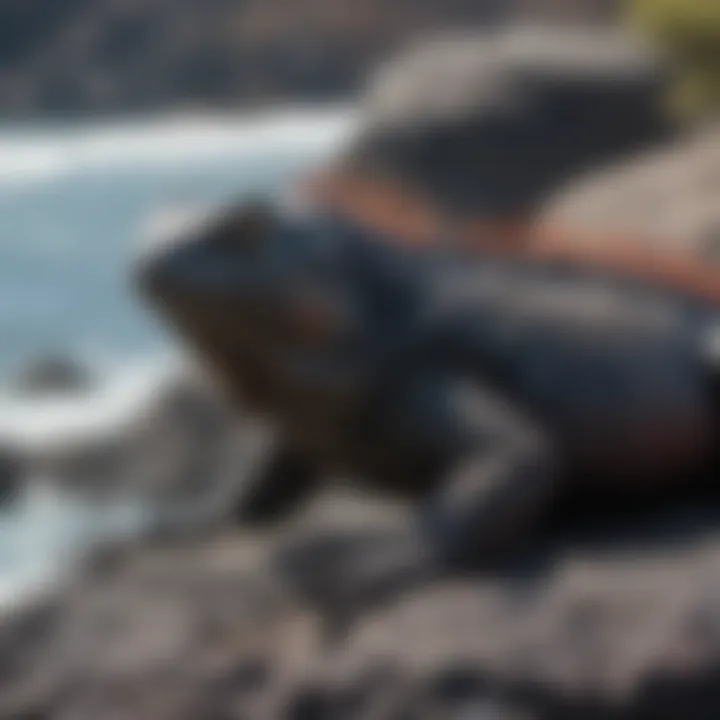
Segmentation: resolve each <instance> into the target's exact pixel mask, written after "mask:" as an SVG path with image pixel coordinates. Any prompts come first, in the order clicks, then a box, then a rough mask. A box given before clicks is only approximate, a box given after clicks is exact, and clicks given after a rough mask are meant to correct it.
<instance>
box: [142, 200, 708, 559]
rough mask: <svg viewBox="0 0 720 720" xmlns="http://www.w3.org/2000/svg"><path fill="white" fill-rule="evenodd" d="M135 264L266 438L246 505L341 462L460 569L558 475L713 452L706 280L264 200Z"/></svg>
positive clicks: (187, 230) (668, 468) (287, 502)
mask: <svg viewBox="0 0 720 720" xmlns="http://www.w3.org/2000/svg"><path fill="white" fill-rule="evenodd" d="M136 271H137V280H138V284H139V286H140V288H141V290H142V292H143V293H144V294H145V295H146V296H147V297H148V298H150V299H151V301H152V302H153V303H154V304H155V305H156V306H157V308H158V309H159V311H160V313H161V314H162V315H164V316H165V318H166V319H167V320H169V321H170V322H171V323H172V324H173V325H175V326H176V328H177V329H178V330H179V332H180V333H181V334H182V335H183V336H184V337H185V338H186V339H187V340H188V341H189V343H190V344H191V345H192V346H193V347H194V348H195V349H196V350H197V351H199V353H200V354H201V356H203V357H204V358H205V359H206V360H207V361H208V362H209V363H210V365H211V367H212V368H214V369H215V371H216V373H217V376H218V377H219V378H220V379H221V380H222V381H223V382H224V383H225V384H226V386H227V387H228V389H229V390H230V392H231V393H232V395H233V396H234V397H236V398H237V400H238V401H239V402H240V403H241V405H242V407H243V408H247V409H249V410H250V411H251V412H252V413H257V414H258V415H261V416H264V417H266V418H268V419H269V420H270V421H271V422H272V423H273V425H274V427H275V428H276V430H277V433H278V435H279V437H280V438H281V440H282V441H281V442H280V443H279V446H278V448H277V449H276V452H275V453H274V454H273V457H272V458H270V459H269V461H268V463H267V466H266V467H265V468H264V471H263V472H262V473H259V475H258V477H257V478H256V480H255V482H254V483H251V485H250V489H249V490H248V492H247V495H246V498H245V502H244V503H243V504H242V506H241V508H240V509H239V512H240V515H241V517H242V518H244V519H245V520H247V521H248V522H249V521H258V520H268V519H271V518H273V517H276V516H280V515H281V514H282V513H284V512H286V511H288V510H289V509H290V508H292V507H294V506H295V505H296V504H297V503H298V502H299V501H300V500H301V499H302V498H304V497H306V496H307V495H308V493H309V492H310V491H311V489H312V488H314V487H315V486H316V484H317V482H318V481H319V480H320V479H322V478H323V477H325V476H329V475H330V474H337V473H340V474H344V475H345V476H347V475H350V476H351V477H355V478H357V479H358V480H359V481H363V482H368V483H371V484H373V485H375V486H377V487H378V488H380V489H382V490H384V491H397V492H401V493H405V494H407V495H408V496H409V497H410V498H412V499H415V500H416V502H417V508H418V510H417V518H418V523H417V527H416V528H412V529H411V530H410V531H409V532H410V535H412V541H411V542H410V543H409V546H411V547H413V548H414V550H413V553H410V554H411V555H413V557H415V559H416V560H418V558H420V557H422V563H426V564H427V565H429V566H432V567H466V566H470V565H475V564H476V563H478V562H483V561H485V560H487V561H492V560H493V559H494V558H496V557H500V556H502V554H503V553H504V552H506V551H507V550H509V549H512V548H516V547H518V546H519V545H520V544H521V543H522V542H523V540H526V539H527V538H528V536H529V535H528V534H529V532H530V531H531V529H532V528H533V526H534V523H536V522H537V521H538V519H539V518H540V517H541V516H542V514H543V513H544V511H546V510H547V509H548V507H549V505H550V504H551V503H552V501H553V498H554V497H555V494H556V493H557V492H558V491H559V490H561V489H562V488H564V487H567V486H568V484H571V483H572V484H575V485H577V486H579V487H581V488H583V487H587V488H592V487H602V488H612V490H613V492H618V493H635V492H640V493H642V492H646V491H647V492H651V493H652V492H654V491H655V489H656V488H657V487H658V486H660V485H667V486H672V484H673V483H677V482H681V481H682V480H683V479H685V478H686V477H688V476H689V475H690V474H692V473H696V472H703V471H706V470H707V469H708V468H710V467H711V465H712V463H713V462H714V461H715V452H714V450H715V448H714V445H715V442H716V440H717V437H718V431H719V430H720V427H718V423H717V418H718V415H717V413H716V409H717V402H716V401H717V399H718V398H717V397H716V392H715V391H716V387H717V385H716V382H715V380H716V377H717V375H718V373H717V370H718V366H717V364H716V360H717V357H718V351H717V347H716V345H715V342H714V338H715V329H716V328H717V327H718V325H717V320H718V308H717V306H714V305H713V304H711V303H709V302H707V301H705V300H703V299H702V298H700V297H698V298H693V297H690V296H688V295H683V294H681V293H678V292H677V291H675V290H668V289H666V288H663V287H661V286H653V285H652V284H649V283H642V282H638V281H634V280H632V281H630V280H628V279H627V278H622V277H614V276H612V275H610V274H608V273H606V272H600V271H598V272H595V271H593V270H592V269H590V268H586V267H584V268H573V267H570V266H567V265H555V264H552V263H543V262H540V261H536V262H531V261H528V260H517V259H515V260H513V259H503V258H498V257H497V256H493V255H484V254H483V253H482V252H481V251H473V252H472V254H471V255H465V254H463V253H462V252H461V251H457V250H453V251H448V250H446V249H443V248H442V246H440V245H437V246H431V247H428V248H424V249H417V248H416V249H412V250H410V249H408V248H406V247H403V246H402V245H401V244H398V243H393V242H384V241H383V240H382V239H381V238H380V239H378V238H376V237H375V236H374V235H371V234H370V233H368V232H367V231H365V230H363V229H362V228H361V227H359V226H357V225H353V224H352V223H351V222H348V221H347V220H345V219H342V218H339V217H333V216H331V215H329V214H325V213H318V212H316V211H312V210H310V211H308V210H302V209H297V208H296V209H288V208H284V207H272V206H268V205H263V204H258V203H250V204H243V205H239V206H236V207H233V208H231V209H228V210H227V211H226V212H223V213H219V214H209V215H207V216H205V217H203V218H200V219H198V220H197V221H196V222H194V223H186V224H184V225H183V229H182V230H181V231H178V232H175V233H170V235H169V236H168V237H166V238H164V239H163V240H162V241H157V242H155V243H153V244H151V245H150V246H149V247H148V248H146V249H145V250H144V251H143V252H142V253H141V254H140V256H139V258H138V261H137V265H136ZM718 337H720V336H718ZM418 562H420V561H419V560H418Z"/></svg>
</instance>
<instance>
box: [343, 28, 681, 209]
mask: <svg viewBox="0 0 720 720" xmlns="http://www.w3.org/2000/svg"><path fill="white" fill-rule="evenodd" d="M666 74H667V73H666V68H665V65H664V63H663V61H662V60H661V58H659V57H658V56H657V55H656V54H655V53H654V52H652V51H651V50H650V49H649V48H647V47H644V46H642V45H640V44H639V43H638V41H637V40H636V39H634V38H628V37H625V36H624V35H621V34H619V33H618V31H616V30H612V29H604V28H591V27H569V28H568V27H557V28H553V27H548V26H521V27H511V28H509V29H506V30H503V31H500V32H492V33H488V34H486V35H470V36H449V37H446V38H444V39H441V40H438V41H435V42H432V43H429V44H425V45H421V46H419V47H418V48H415V49H411V50H410V51H408V52H406V53H405V54H402V55H400V56H399V57H398V58H397V59H395V60H394V61H392V62H390V63H388V64H387V65H386V66H384V67H382V68H381V69H380V71H379V72H378V74H377V76H376V77H375V78H374V80H373V81H372V82H371V83H370V86H369V88H368V92H367V95H366V98H365V102H364V106H363V110H364V116H363V121H362V131H361V133H360V135H359V137H358V139H357V141H356V142H355V144H354V146H353V147H352V148H351V149H350V152H349V153H348V155H347V157H346V164H347V165H348V166H349V168H350V169H351V170H353V171H355V172H360V173H361V174H364V175H369V176H370V177H371V178H373V177H375V178H382V179H384V180H390V181H391V182H395V183H399V184H400V185H402V186H403V187H404V188H408V189H410V190H411V191H414V192H416V193H418V194H420V195H421V196H426V197H429V198H430V199H431V200H433V201H434V202H436V203H438V204H439V205H440V206H441V208H443V209H444V210H446V211H448V212H450V211H452V212H454V213H457V212H461V213H469V214H472V215H481V216H489V217H507V216H508V215H512V216H517V215H518V214H523V213H529V212H531V211H533V210H535V209H536V208H537V207H538V205H539V203H540V202H541V201H542V200H544V199H545V198H546V196H547V195H548V193H549V192H550V191H551V190H553V189H554V188H556V187H557V186H558V185H560V184H561V183H563V182H564V181H566V180H567V179H568V178H569V177H572V176H573V175H574V174H575V173H577V172H578V171H580V170H584V169H586V168H588V167H589V166H594V165H596V164H598V163H604V162H607V161H609V160H611V159H612V158H616V157H618V156H620V155H622V154H625V153H629V152H631V151H635V150H637V149H639V148H640V147H643V146H645V145H648V144H653V143H656V142H658V141H660V140H661V139H664V138H666V137H667V136H668V135H669V134H670V132H671V131H672V128H671V125H670V123H669V121H668V119H667V117H666V116H665V114H664V113H663V112H662V110H661V104H662V103H661V98H662V95H663V92H664V89H665V83H666Z"/></svg>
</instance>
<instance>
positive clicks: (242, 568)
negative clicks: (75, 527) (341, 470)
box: [0, 498, 720, 720]
mask: <svg viewBox="0 0 720 720" xmlns="http://www.w3.org/2000/svg"><path fill="white" fill-rule="evenodd" d="M325 502H326V503H330V504H326V505H323V504H322V503H321V504H320V506H319V509H316V510H313V509H311V511H310V515H309V516H308V517H310V516H312V515H313V512H316V513H318V514H317V515H316V517H315V519H313V520H312V522H311V525H314V526H315V527H317V525H318V522H319V521H318V520H317V518H318V517H320V518H324V521H320V522H325V523H326V529H328V528H335V529H336V531H337V532H338V533H340V534H344V535H346V536H347V535H348V534H349V533H350V528H352V527H353V523H354V522H357V521H359V520H361V521H362V523H363V527H364V528H365V529H364V530H362V531H361V532H359V531H358V532H359V534H358V535H357V537H358V538H361V537H362V536H363V535H365V536H367V534H372V533H373V532H376V531H377V529H378V528H380V527H382V522H379V519H381V517H382V513H381V511H380V509H378V508H373V506H372V505H370V504H366V503H365V501H360V502H358V501H356V500H353V501H352V502H349V503H348V502H347V501H346V500H341V499H337V498H336V499H333V500H326V501H325ZM383 512H384V511H383ZM399 512H402V510H399ZM672 515H673V517H670V515H666V516H664V517H656V518H654V519H653V520H652V521H646V522H645V524H644V526H643V527H641V528H639V527H638V526H637V524H633V528H634V529H633V532H632V535H627V536H625V537H623V532H622V531H618V532H615V533H613V538H614V541H613V542H609V541H608V542H604V541H603V539H602V537H603V533H599V534H595V533H593V532H587V531H585V532H584V533H583V536H578V534H577V533H576V534H575V535H569V536H568V535H565V536H562V537H561V536H558V537H557V538H556V539H555V540H554V541H548V543H547V544H546V545H545V546H543V547H542V548H537V549H536V551H535V552H534V554H533V555H532V557H527V558H526V559H525V561H524V562H523V563H521V564H520V565H518V566H516V567H515V568H512V569H508V570H507V572H505V573H503V574H502V575H500V576H498V575H495V576H493V577H485V578H481V577H478V578H459V579H448V580H446V581H440V582H436V583H434V584H433V585H432V586H427V587H422V588H418V589H417V590H416V591H414V592H410V593H408V594H406V595H403V596H402V597H396V598H394V599H393V600H392V601H391V602H388V603H387V604H385V605H383V606H381V607H375V608H374V609H372V610H371V609H369V608H368V609H366V612H364V613H361V614H360V615H359V616H358V618H357V620H356V622H355V623H354V624H353V625H352V626H351V627H350V629H349V631H348V632H346V633H345V634H344V635H342V636H340V637H335V638H332V637H329V636H328V635H327V632H326V628H325V627H324V625H325V623H324V621H323V620H322V619H321V618H320V617H319V616H318V614H317V613H316V612H314V610H313V609H312V608H309V607H306V606H303V605H302V604H299V603H298V602H297V601H295V600H294V599H293V598H292V597H291V596H289V595H288V594H287V593H285V592H284V591H283V587H282V583H281V582H280V581H279V579H278V577H276V576H273V574H272V572H271V571H270V570H269V569H268V568H270V567H272V562H271V560H272V557H273V554H274V553H277V552H279V548H278V545H277V543H278V542H281V543H288V542H290V543H292V542H294V541H295V539H296V538H297V537H298V535H297V534H296V533H304V532H308V531H307V526H306V525H304V524H303V523H300V524H299V525H298V526H297V527H296V528H295V529H294V530H292V531H291V530H290V529H288V528H286V529H285V530H284V532H283V534H282V536H281V540H278V538H277V536H273V535H268V536H267V537H265V538H258V537H255V538H254V539H252V540H251V539H250V538H249V537H248V536H242V535H239V534H235V533H234V532H230V533H227V534H223V533H218V534H215V535H213V536H212V537H208V538H207V539H205V540H203V541H202V542H194V543H186V544H184V545H183V544H180V545H178V544H175V545H165V546H160V545H158V546H155V547H151V548H145V549H144V550H143V551H142V552H140V553H137V552H135V553H133V552H131V553H130V554H127V555H124V556H122V557H119V558H115V559H114V560H112V558H110V559H108V558H105V559H104V561H100V560H98V561H97V562H96V564H95V567H94V568H93V569H92V571H88V572H86V573H85V574H84V575H83V576H82V577H81V578H80V579H78V580H77V581H76V582H75V583H73V584H72V585H69V586H68V587H67V589H66V590H64V591H63V592H61V593H60V595H59V598H58V600H57V601H56V602H53V603H48V604H46V605H42V606H40V607H38V608H35V609H32V610H27V611H26V612H25V613H24V614H21V615H19V616H17V617H9V618H8V619H7V620H6V622H5V623H4V625H3V629H2V632H1V633H0V658H2V664H1V670H0V717H2V718H8V720H10V719H11V718H13V719H17V718H53V719H54V718H57V719H60V718H62V719H65V718H73V719H76V720H85V718H87V720H105V719H106V718H107V719H110V718H122V719H125V718H127V719H130V718H132V719H133V720H144V719H145V718H147V719H148V720H150V719H152V720H182V719H185V718H187V719H188V720H200V718H227V719H230V718H237V719H238V720H241V719H246V718H258V719H259V718H290V719H292V720H310V719H318V720H320V719H328V720H329V719H331V718H332V719H335V718H343V719H348V720H391V719H398V720H399V719H400V718H418V719H421V718H423V719H424V718H438V719H439V718H453V719H457V720H461V719H462V720H464V719H466V718H472V719H473V720H474V719H476V718H477V719H485V718H497V719H498V720H520V719H521V718H522V719H523V720H526V719H539V718H577V720H587V719H588V718H608V719H609V718H617V719H620V718H628V719H629V718H633V719H635V718H647V719H648V720H663V719H667V720H674V719H675V718H688V717H690V718H697V719H699V720H705V719H707V720H711V719H712V718H716V717H718V715H719V714H720V693H718V679H719V678H720V595H719V593H720V534H719V533H718V530H717V523H716V522H713V520H712V519H711V518H710V519H708V517H707V513H705V514H704V515H703V514H702V513H701V512H700V511H699V510H697V509H696V510H693V509H692V508H688V509H687V511H686V512H685V513H684V514H683V513H678V512H677V511H676V512H674V513H672ZM330 517H332V518H333V520H332V522H330V523H328V518H330ZM348 518H350V519H348ZM354 527H356V528H357V527H359V526H357V525H355V526H354ZM373 528H375V530H373ZM689 528H691V529H692V531H691V532H688V529H689ZM616 530H617V528H616ZM563 537H564V539H563ZM316 560H317V561H318V562H319V563H322V558H320V557H318V558H316Z"/></svg>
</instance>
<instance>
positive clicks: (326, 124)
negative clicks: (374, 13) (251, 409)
mask: <svg viewBox="0 0 720 720" xmlns="http://www.w3.org/2000/svg"><path fill="white" fill-rule="evenodd" d="M351 126H352V121H351V118H350V114H349V113H348V112H347V111H346V110H343V109H339V110H323V111H297V112H289V113H284V114H275V115H272V116H255V117H250V118H235V119H212V118H179V117H174V118H157V119H150V120H142V121H140V120H138V121H131V122H116V123H112V124H102V125H98V124H94V125H93V124H83V125H76V126H64V127H55V128H53V127H48V126H45V127H38V128H32V129H28V128H4V129H3V128H1V127H0V371H5V372H7V371H9V370H10V369H11V368H14V367H16V366H18V365H22V364H23V363H24V362H25V361H27V360H28V359H32V358H35V357H37V356H42V355H45V354H48V353H52V354H55V353H66V354H68V355H70V356H76V357H81V358H89V359H92V360H93V361H95V362H98V363H99V364H101V365H104V366H105V367H106V368H110V367H111V366H112V367H115V368H118V367H120V368H122V367H127V366H128V364H130V361H132V362H133V363H135V362H137V360H138V358H142V357H145V356H148V357H150V356H151V355H153V353H156V352H157V351H158V350H159V349H161V348H166V347H167V346H168V344H169V342H170V341H169V338H168V337H167V336H166V335H165V333H164V332H163V330H162V328H161V327H159V325H158V324H157V323H156V322H155V320H154V319H153V318H152V317H151V315H150V314H149V313H148V312H147V311H146V310H145V309H144V308H143V307H142V306H141V305H140V304H139V303H138V302H137V300H136V299H135V297H134V296H133V294H132V292H131V288H130V287H129V283H128V279H127V267H128V262H129V259H130V257H131V255H132V248H133V244H134V243H135V242H136V240H137V238H138V235H139V233H140V232H141V229H142V227H143V226H144V225H145V224H146V223H147V222H148V221H149V220H150V219H151V218H152V217H153V216H154V215H155V214H156V213H158V212H159V211H161V210H163V208H167V206H168V205H177V204H181V203H184V202H190V203H192V204H195V203H198V202H200V203H206V202H215V201H217V202H221V201H223V200H226V199H230V198H233V197H240V196H243V195H256V194H261V193H274V192H278V191H280V190H281V189H282V188H283V187H285V186H286V185H287V184H288V183H290V182H291V181H292V179H293V178H294V177H295V176H296V174H297V173H299V172H302V171H304V170H306V169H307V168H308V167H310V166H312V165H313V164H315V163H318V162H322V160H323V159H324V158H325V157H326V156H327V155H328V154H329V153H332V152H333V151H334V150H335V148H336V147H337V145H338V144H339V143H341V142H342V141H343V139H344V138H345V137H346V136H347V133H348V132H349V131H350V129H351ZM106 382H107V383H112V382H114V381H113V376H112V373H110V374H109V375H108V378H107V380H106ZM83 402H85V401H83V400H79V401H78V403H75V405H74V406H73V407H72V408H69V409H68V416H67V418H65V419H64V418H63V417H62V416H60V417H57V409H54V410H53V411H52V413H51V412H50V410H43V408H42V405H40V406H39V407H37V406H36V407H34V408H33V409H30V408H23V407H22V401H21V402H20V405H18V401H17V399H13V400H12V402H11V401H10V399H9V398H8V396H7V395H6V396H5V398H3V396H2V395H0V434H2V433H6V434H7V435H3V437H0V440H2V441H6V437H7V436H10V437H15V435H18V434H19V435H22V436H23V437H32V438H33V441H41V440H42V437H43V433H45V434H49V435H52V434H53V433H58V432H61V431H62V430H63V425H68V424H72V423H74V424H75V425H77V424H78V422H79V420H78V417H80V419H81V418H82V415H83V405H82V403H83ZM87 403H88V406H87V413H88V418H90V416H91V414H92V413H95V414H96V413H97V412H98V407H102V405H101V404H99V403H98V402H96V401H95V400H93V399H90V400H88V401H87ZM36 405H37V404H36ZM108 412H109V411H108ZM53 413H54V415H53V417H50V415H51V414H53ZM70 414H72V419H71V417H70ZM91 422H93V423H95V422H96V421H95V420H92V421H91ZM80 424H82V423H80ZM49 439H52V438H49ZM42 480H43V481H42V482H39V481H38V479H35V481H34V482H33V484H32V487H31V489H30V490H29V491H27V492H26V493H25V494H24V495H23V497H22V498H21V500H20V501H19V502H18V503H16V504H15V505H13V506H12V507H10V508H7V509H4V510H2V511H0V598H1V597H3V596H4V597H7V596H8V595H12V594H13V593H14V592H15V591H16V590H17V589H18V588H20V587H23V586H25V585H28V584H29V583H35V582H38V581H39V579H41V578H43V577H49V575H50V574H51V573H52V572H53V571H57V570H58V568H60V567H63V566H64V565H65V563H66V562H67V561H68V559H69V558H72V557H75V556H77V554H78V553H79V552H80V551H81V549H82V548H84V547H85V546H87V545H88V544H89V543H92V542H94V541H97V540H98V539H104V538H106V537H107V536H108V535H111V536H118V535H123V533H124V534H132V533H133V532H136V531H137V530H138V529H139V528H140V526H141V525H142V518H141V515H142V513H140V512H139V511H138V509H137V508H136V509H134V510H133V509H132V508H128V507H124V508H114V509H112V508H111V509H107V508H106V509H103V510H102V511H100V510H99V509H97V508H93V507H91V506H85V505H83V504H82V503H78V502H77V501H73V502H71V501H70V500H69V499H67V498H63V497H62V496H61V495H58V494H57V493H56V492H54V491H53V490H52V479H51V478H50V479H42ZM45 480H48V481H49V485H48V484H46V483H45ZM38 487H39V488H40V490H39V491H38V490H37V488H38ZM48 487H49V488H50V489H48Z"/></svg>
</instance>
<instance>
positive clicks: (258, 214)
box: [213, 203, 273, 253]
mask: <svg viewBox="0 0 720 720" xmlns="http://www.w3.org/2000/svg"><path fill="white" fill-rule="evenodd" d="M272 218H273V216H272V212H271V210H270V208H269V207H267V206H266V205H264V204H260V203H253V204H248V205H244V206H242V207H240V208H237V209H234V210H233V211H231V213H230V214H228V215H227V216H225V217H223V218H222V219H221V220H220V221H219V222H218V224H217V225H216V227H215V231H214V233H213V240H214V242H215V244H216V245H218V246H221V247H223V248H226V249H229V250H233V251H235V252H239V253H242V252H251V251H254V250H257V249H258V248H259V247H261V246H262V245H263V244H264V242H265V241H266V240H267V238H268V236H269V233H270V228H271V225H272Z"/></svg>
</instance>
